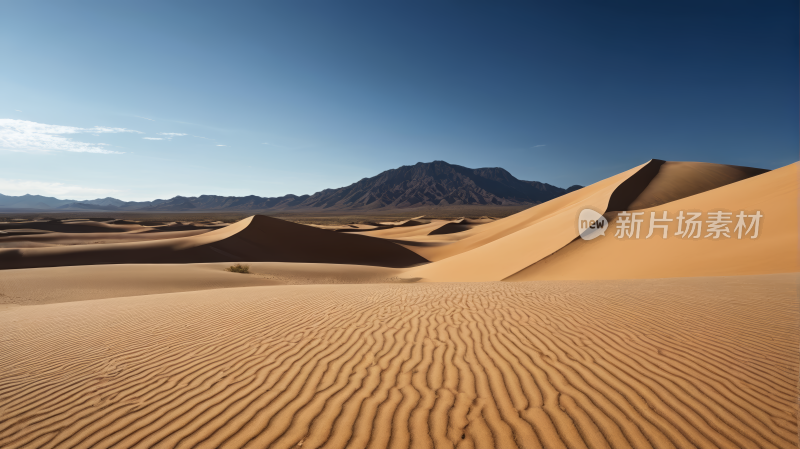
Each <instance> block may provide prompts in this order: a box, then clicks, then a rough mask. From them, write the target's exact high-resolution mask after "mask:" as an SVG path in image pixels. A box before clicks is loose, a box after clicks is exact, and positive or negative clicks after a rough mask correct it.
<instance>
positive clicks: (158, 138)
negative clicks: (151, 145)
mask: <svg viewBox="0 0 800 449" xmlns="http://www.w3.org/2000/svg"><path fill="white" fill-rule="evenodd" d="M142 139H144V140H164V138H163V137H142Z"/></svg>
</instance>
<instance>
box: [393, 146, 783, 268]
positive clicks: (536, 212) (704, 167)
mask: <svg viewBox="0 0 800 449" xmlns="http://www.w3.org/2000/svg"><path fill="white" fill-rule="evenodd" d="M760 173H764V170H759V169H749V168H745V167H734V166H728V165H719V164H705V163H699V162H674V163H673V162H666V163H665V162H664V161H660V160H651V161H649V162H648V163H647V164H644V165H641V166H639V167H636V168H633V169H631V170H628V171H626V172H624V173H621V174H619V175H616V176H613V177H611V178H608V179H605V180H603V181H600V182H598V183H595V184H592V185H591V186H588V187H584V188H583V189H580V190H577V191H574V192H572V193H570V194H567V195H564V196H563V197H559V198H556V199H554V200H551V201H549V202H547V203H544V204H541V205H538V206H534V207H532V208H530V209H528V210H525V211H523V212H520V213H518V214H516V215H512V216H510V217H507V218H504V219H502V220H497V221H495V222H493V223H489V224H485V225H482V226H480V227H477V228H475V229H473V230H468V231H464V232H463V233H461V234H463V235H462V237H461V239H460V240H459V241H457V242H455V243H452V244H450V245H439V246H424V245H420V246H416V247H415V246H410V245H409V246H407V247H408V248H409V249H411V250H413V251H415V252H417V253H418V254H420V255H422V256H423V257H425V258H427V259H428V260H431V261H434V263H431V264H428V265H425V266H420V267H419V268H415V269H413V270H409V271H408V275H409V276H413V277H418V278H422V279H423V280H425V281H435V282H442V281H445V282H452V281H498V280H502V279H506V278H510V277H511V276H512V275H514V274H516V273H518V272H520V271H521V270H524V269H525V268H527V267H529V266H531V265H533V264H535V263H537V262H539V261H540V260H542V259H544V258H546V257H548V256H550V255H552V254H554V253H556V252H557V251H559V250H562V248H565V247H567V246H568V245H569V244H570V242H572V241H574V240H575V239H576V238H578V235H579V231H578V226H577V218H578V215H579V213H580V211H581V210H582V209H587V208H589V209H593V210H595V211H597V212H599V213H605V212H606V211H623V210H629V209H631V208H632V207H639V206H642V205H655V206H658V205H661V204H663V203H662V202H667V201H673V202H674V200H675V199H678V198H682V197H683V196H684V195H696V194H698V192H704V191H708V192H715V191H718V190H720V189H724V188H732V187H733V186H735V185H738V183H740V182H746V181H745V180H747V179H748V178H749V177H751V176H755V175H758V174H760ZM761 176H765V175H761ZM759 177H760V176H759ZM750 179H751V180H752V179H755V178H750ZM732 183H733V184H732ZM726 186H727V187H726ZM728 204H731V203H730V202H729V203H728ZM707 207H715V206H712V205H708V206H707ZM707 207H706V208H707ZM631 210H632V209H631ZM794 210H796V207H795V209H794ZM795 241H796V240H795ZM786 243H787V244H791V242H790V241H786ZM595 263H596V262H595ZM634 263H635V262H634ZM786 271H789V270H780V272H786ZM761 272H765V273H770V272H774V271H769V270H764V271H761ZM707 274H711V273H707ZM713 274H718V275H724V274H740V273H738V272H730V273H729V272H725V271H724V270H722V271H717V272H714V273H713ZM741 274H747V273H741ZM697 275H699V274H697ZM652 276H653V275H651V276H642V277H652ZM622 277H624V276H621V277H620V278H622ZM577 278H578V279H580V278H581V277H577ZM510 279H516V278H510ZM571 279H572V278H571Z"/></svg>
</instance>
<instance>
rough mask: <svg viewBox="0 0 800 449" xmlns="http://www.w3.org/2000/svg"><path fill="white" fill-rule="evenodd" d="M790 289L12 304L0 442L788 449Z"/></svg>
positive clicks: (686, 287)
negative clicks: (14, 305) (778, 448)
mask: <svg viewBox="0 0 800 449" xmlns="http://www.w3.org/2000/svg"><path fill="white" fill-rule="evenodd" d="M796 282H797V278H796V275H766V276H748V277H733V278H729V277H714V278H685V279H666V280H643V281H637V280H626V281H605V282H564V281H562V282H558V281H550V282H540V283H466V284H446V283H445V284H418V285H396V286H391V285H382V284H379V285H362V286H353V285H349V286H330V285H326V286H322V285H317V286H274V287H242V288H233V289H222V290H208V291H204V292H188V293H172V294H165V295H149V296H138V297H129V298H114V299H104V300H94V301H80V302H68V303H61V304H49V305H43V306H29V307H18V308H14V309H8V310H6V311H4V312H3V313H2V314H0V326H2V328H3V329H6V330H7V332H5V333H4V335H3V339H2V341H0V349H2V350H0V362H2V363H0V379H2V382H0V404H2V409H1V410H2V425H0V446H2V447H4V448H13V447H26V446H27V447H58V446H60V447H111V446H114V447H210V448H216V447H287V448H288V447H297V446H298V445H300V444H301V443H302V447H385V446H392V447H415V448H416V447H434V446H435V447H454V446H459V447H503V448H507V447H591V448H595V447H708V448H712V447H750V448H772V447H781V448H789V447H796V445H797V376H798V360H797V347H798V344H800V339H799V338H798V332H797V328H798V325H800V321H799V319H800V317H799V316H798V309H797V288H796V285H797V284H796ZM709 317H713V319H709Z"/></svg>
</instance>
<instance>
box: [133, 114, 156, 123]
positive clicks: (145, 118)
mask: <svg viewBox="0 0 800 449" xmlns="http://www.w3.org/2000/svg"><path fill="white" fill-rule="evenodd" d="M134 117H136V118H140V119H142V120H150V121H151V122H154V121H155V120H153V119H151V118H147V117H140V116H138V115H134Z"/></svg>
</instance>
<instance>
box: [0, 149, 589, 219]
mask: <svg viewBox="0 0 800 449" xmlns="http://www.w3.org/2000/svg"><path fill="white" fill-rule="evenodd" d="M579 188H581V186H577V185H575V186H572V187H569V188H568V189H562V188H560V187H556V186H553V185H550V184H546V183H542V182H538V181H523V180H520V179H517V178H515V177H514V176H513V175H511V173H509V172H508V171H506V170H505V169H502V168H498V167H493V168H477V169H472V168H467V167H462V166H460V165H453V164H449V163H447V162H444V161H433V162H428V163H424V162H419V163H417V164H415V165H408V166H402V167H400V168H395V169H391V170H386V171H384V172H382V173H380V174H378V175H377V176H373V177H371V178H364V179H361V180H360V181H358V182H355V183H353V184H351V185H349V186H346V187H340V188H338V189H325V190H322V191H320V192H317V193H315V194H313V195H300V196H298V195H285V196H281V197H274V198H265V197H259V196H255V195H249V196H244V197H235V196H218V195H201V196H198V197H184V196H176V197H174V198H171V199H168V200H161V199H159V200H154V201H121V200H118V199H116V198H110V197H109V198H98V199H95V200H89V201H75V200H59V199H56V198H50V197H44V196H40V195H23V196H17V197H14V196H6V195H2V194H0V209H47V210H59V211H68V210H73V211H74V210H97V211H101V210H103V211H142V212H146V211H236V210H274V211H282V210H302V209H308V210H343V211H346V210H375V209H405V208H411V207H420V206H448V205H503V206H515V205H534V204H539V203H543V202H545V201H549V200H551V199H553V198H556V197H559V196H561V195H564V194H565V193H569V192H571V191H574V190H577V189H579Z"/></svg>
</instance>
